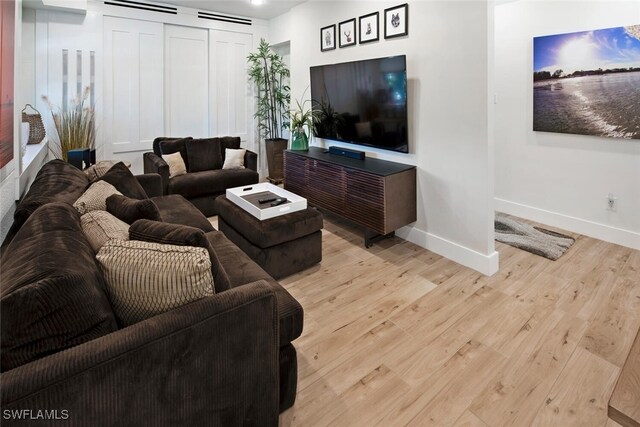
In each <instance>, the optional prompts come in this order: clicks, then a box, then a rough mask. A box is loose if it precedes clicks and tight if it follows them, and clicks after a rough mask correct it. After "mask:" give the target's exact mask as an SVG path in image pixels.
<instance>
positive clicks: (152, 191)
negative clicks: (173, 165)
mask: <svg viewBox="0 0 640 427" xmlns="http://www.w3.org/2000/svg"><path fill="white" fill-rule="evenodd" d="M136 179H137V180H138V182H139V183H140V185H141V186H142V188H143V189H144V192H145V193H147V196H149V198H151V197H157V196H162V177H161V176H160V174H158V173H145V174H143V175H136Z"/></svg>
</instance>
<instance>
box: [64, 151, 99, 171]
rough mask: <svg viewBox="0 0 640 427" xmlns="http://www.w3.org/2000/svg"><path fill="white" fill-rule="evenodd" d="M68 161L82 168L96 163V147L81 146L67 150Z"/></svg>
mask: <svg viewBox="0 0 640 427" xmlns="http://www.w3.org/2000/svg"><path fill="white" fill-rule="evenodd" d="M67 162H69V163H70V164H71V165H73V166H75V167H77V168H78V169H80V170H82V169H83V168H88V167H89V166H91V165H95V164H96V149H95V148H79V149H76V150H69V151H67Z"/></svg>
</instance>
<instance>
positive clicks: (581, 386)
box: [531, 347, 620, 426]
mask: <svg viewBox="0 0 640 427" xmlns="http://www.w3.org/2000/svg"><path fill="white" fill-rule="evenodd" d="M619 372H620V368H618V367H617V366H615V365H613V364H611V363H609V362H607V361H606V360H604V359H602V358H600V357H598V356H595V355H594V354H592V353H590V352H589V351H587V350H585V349H583V348H581V347H578V348H576V350H575V351H574V353H573V355H572V356H571V359H570V360H569V362H568V363H567V366H566V367H565V369H564V370H563V371H562V375H561V376H560V378H558V380H557V381H556V383H555V385H554V386H553V388H552V389H551V392H550V393H549V394H548V396H547V397H546V399H545V401H544V404H543V406H542V408H541V409H540V411H539V412H538V414H537V416H536V418H535V419H534V420H533V422H532V424H531V425H532V426H603V425H605V424H606V423H607V419H608V417H607V411H606V410H607V403H608V401H609V396H611V392H612V390H613V386H614V385H615V382H616V379H617V377H618V374H619Z"/></svg>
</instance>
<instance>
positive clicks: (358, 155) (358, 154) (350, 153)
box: [329, 145, 364, 160]
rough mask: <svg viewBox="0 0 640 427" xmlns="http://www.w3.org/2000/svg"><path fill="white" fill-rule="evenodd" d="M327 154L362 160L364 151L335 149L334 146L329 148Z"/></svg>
mask: <svg viewBox="0 0 640 427" xmlns="http://www.w3.org/2000/svg"><path fill="white" fill-rule="evenodd" d="M329 154H335V155H336V156H344V157H350V158H352V159H360V160H364V151H357V150H350V149H348V148H342V147H336V146H335V145H332V146H331V147H329Z"/></svg>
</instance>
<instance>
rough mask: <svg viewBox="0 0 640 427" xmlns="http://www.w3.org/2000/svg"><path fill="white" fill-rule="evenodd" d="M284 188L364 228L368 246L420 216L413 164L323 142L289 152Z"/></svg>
mask: <svg viewBox="0 0 640 427" xmlns="http://www.w3.org/2000/svg"><path fill="white" fill-rule="evenodd" d="M284 165H285V166H284V168H285V172H284V188H285V189H287V190H289V191H291V192H293V193H296V194H298V195H300V196H302V197H305V198H306V199H307V200H308V202H309V204H311V205H314V206H318V207H320V208H324V209H327V210H329V211H331V212H334V213H336V214H338V215H341V216H343V217H345V218H347V219H350V220H352V221H354V222H356V223H358V224H361V225H363V226H364V227H365V233H364V235H365V246H366V247H370V246H371V244H372V243H373V242H374V241H376V240H378V239H380V238H382V237H387V236H392V235H393V234H394V232H395V230H397V229H398V228H400V227H403V226H405V225H407V224H410V223H412V222H414V221H415V220H416V168H415V166H410V165H404V164H401V163H395V162H389V161H385V160H380V159H373V158H365V159H362V160H361V159H352V158H349V157H343V156H337V155H334V154H329V153H328V152H326V150H324V149H322V148H319V147H309V151H292V150H287V151H285V155H284Z"/></svg>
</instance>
